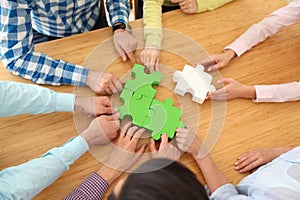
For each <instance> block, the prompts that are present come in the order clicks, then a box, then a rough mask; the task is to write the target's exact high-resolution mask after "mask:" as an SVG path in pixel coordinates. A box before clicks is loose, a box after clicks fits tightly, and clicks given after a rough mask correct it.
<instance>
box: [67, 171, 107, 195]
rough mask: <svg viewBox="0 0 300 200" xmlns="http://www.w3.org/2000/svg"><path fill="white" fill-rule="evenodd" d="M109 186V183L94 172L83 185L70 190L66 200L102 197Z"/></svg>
mask: <svg viewBox="0 0 300 200" xmlns="http://www.w3.org/2000/svg"><path fill="white" fill-rule="evenodd" d="M108 187H109V186H108V183H107V182H106V181H105V180H104V179H103V178H102V177H101V176H99V175H98V174H97V173H95V172H93V173H92V174H91V175H90V176H89V177H88V178H87V179H86V180H85V181H84V182H82V183H81V185H79V186H78V187H77V188H75V189H74V190H73V191H72V192H70V194H68V196H67V197H65V200H77V199H81V200H89V199H102V198H103V196H104V194H105V192H106V191H107V189H108Z"/></svg>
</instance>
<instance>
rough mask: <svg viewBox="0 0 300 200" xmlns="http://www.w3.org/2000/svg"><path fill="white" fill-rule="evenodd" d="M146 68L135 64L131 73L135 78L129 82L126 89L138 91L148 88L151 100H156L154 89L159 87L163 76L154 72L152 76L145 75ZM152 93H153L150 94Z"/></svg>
mask: <svg viewBox="0 0 300 200" xmlns="http://www.w3.org/2000/svg"><path fill="white" fill-rule="evenodd" d="M144 70H145V67H144V66H142V65H139V64H134V67H133V69H132V72H131V76H132V77H133V78H134V79H133V80H128V81H127V82H126V84H125V85H124V88H126V89H128V90H131V91H133V92H134V91H136V90H137V89H138V88H141V87H147V88H148V89H147V91H149V92H148V93H147V94H144V95H145V96H148V97H149V98H154V96H155V93H156V90H155V89H154V88H153V87H152V86H153V85H156V86H158V85H159V83H160V80H161V78H162V74H161V73H160V72H157V71H154V72H152V73H151V74H147V73H145V71H144ZM150 91H152V92H150Z"/></svg>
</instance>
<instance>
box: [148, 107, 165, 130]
mask: <svg viewBox="0 0 300 200" xmlns="http://www.w3.org/2000/svg"><path fill="white" fill-rule="evenodd" d="M166 119H167V113H166V110H165V108H164V107H163V106H162V105H161V104H154V105H152V106H151V108H150V109H149V115H147V116H146V117H145V121H144V123H143V127H144V128H146V129H148V130H150V131H151V132H152V133H159V132H160V131H161V130H162V129H163V127H164V125H165V123H166Z"/></svg>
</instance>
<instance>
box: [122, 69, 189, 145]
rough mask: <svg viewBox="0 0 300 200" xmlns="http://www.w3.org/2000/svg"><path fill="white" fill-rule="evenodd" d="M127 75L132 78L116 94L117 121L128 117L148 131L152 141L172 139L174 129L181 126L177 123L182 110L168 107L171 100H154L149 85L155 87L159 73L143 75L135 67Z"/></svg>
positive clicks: (160, 75) (151, 88)
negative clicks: (162, 138)
mask: <svg viewBox="0 0 300 200" xmlns="http://www.w3.org/2000/svg"><path fill="white" fill-rule="evenodd" d="M131 75H132V77H134V79H133V80H128V81H127V82H126V84H125V86H124V89H123V91H122V92H121V94H120V101H121V102H122V103H123V105H122V106H118V110H119V112H120V115H121V116H120V118H121V120H123V119H124V118H125V117H126V116H130V117H131V119H132V123H133V124H135V125H137V126H140V127H144V128H146V129H148V130H149V131H152V134H151V137H152V138H153V139H155V140H158V139H160V136H161V134H164V133H167V134H168V135H169V138H173V137H174V134H175V130H176V128H178V127H184V125H183V123H182V122H181V121H180V117H181V113H182V111H181V110H180V109H179V108H176V107H173V106H172V104H173V101H172V100H171V99H166V100H165V102H160V101H158V100H156V99H154V96H155V93H156V90H155V89H154V88H153V87H152V86H153V85H159V83H160V80H161V78H162V74H161V73H159V72H157V71H155V72H153V73H152V74H146V73H145V72H144V67H143V66H142V65H138V64H135V65H134V68H133V69H132V72H131Z"/></svg>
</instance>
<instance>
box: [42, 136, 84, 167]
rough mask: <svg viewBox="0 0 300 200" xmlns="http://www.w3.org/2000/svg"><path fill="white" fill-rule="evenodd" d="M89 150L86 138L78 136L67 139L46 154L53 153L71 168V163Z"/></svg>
mask: <svg viewBox="0 0 300 200" xmlns="http://www.w3.org/2000/svg"><path fill="white" fill-rule="evenodd" d="M88 150H89V145H88V144H87V142H86V141H85V139H83V138H82V137H81V136H77V137H75V138H72V139H70V140H69V141H67V142H66V143H65V144H63V145H62V146H61V147H57V148H53V149H51V150H50V151H49V152H47V153H46V154H45V155H44V156H46V155H47V154H52V155H53V156H55V157H56V158H57V159H58V160H60V161H61V162H62V163H63V164H64V165H65V167H66V169H69V167H70V165H71V164H73V162H75V161H76V160H77V159H78V158H79V157H80V156H82V155H83V154H84V153H85V152H87V151H88ZM44 156H43V157H44Z"/></svg>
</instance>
